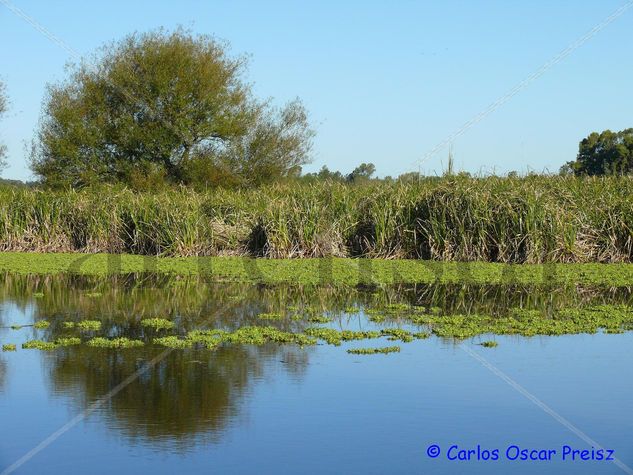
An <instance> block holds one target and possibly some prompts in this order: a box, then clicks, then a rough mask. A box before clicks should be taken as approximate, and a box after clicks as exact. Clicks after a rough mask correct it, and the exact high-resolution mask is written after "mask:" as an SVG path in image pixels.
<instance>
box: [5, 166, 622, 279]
mask: <svg viewBox="0 0 633 475" xmlns="http://www.w3.org/2000/svg"><path fill="white" fill-rule="evenodd" d="M632 195H633V180H631V179H630V178H629V177H615V176H614V177H574V176H570V177H559V176H553V177H521V178H507V177H503V178H502V177H489V178H484V179H478V178H464V177H450V178H441V179H439V180H427V181H421V182H420V183H412V184H405V183H399V182H396V183H393V184H385V183H374V182H372V183H370V184H367V185H364V186H348V185H345V184H340V183H332V182H326V183H316V184H300V183H294V184H284V185H274V186H269V187H261V188H258V189H252V190H240V191H231V190H213V191H210V192H205V193H197V192H193V191H191V190H187V189H180V190H169V191H165V192H161V193H156V194H149V193H135V192H132V191H130V190H121V189H119V188H116V187H110V186H108V187H100V188H94V189H87V190H82V191H68V192H58V191H40V190H32V189H18V188H0V243H2V250H4V251H39V252H86V253H90V254H95V253H100V252H107V253H115V254H119V253H127V254H139V255H160V256H172V257H187V256H220V255H222V256H226V255H232V256H236V255H237V256H261V257H274V258H288V257H302V258H312V257H357V256H358V257H361V256H362V257H372V258H389V259H423V260H433V261H461V262H463V261H488V262H502V263H547V262H563V263H566V262H631V260H632V258H633V239H631V229H633V209H632V202H631V199H630V197H631V196H632ZM46 259H48V258H46ZM51 259H53V257H51ZM59 259H62V260H63V259H65V258H61V257H59ZM100 259H102V258H101V257H99V256H96V255H95V256H94V257H91V258H89V259H88V258H86V264H85V266H83V265H82V269H87V268H88V267H89V266H90V264H89V262H93V261H94V262H97V261H99V260H100ZM141 261H142V260H141ZM227 262H228V261H227ZM178 265H179V266H184V267H187V268H189V267H190V266H189V265H187V264H186V261H180V262H179V264H178ZM258 265H259V264H258ZM261 265H262V266H267V265H276V266H281V267H282V268H289V267H291V266H292V265H293V264H287V263H279V264H261ZM302 265H303V264H302ZM305 265H306V266H308V267H309V266H312V265H315V264H313V263H305ZM390 265H391V264H389V263H384V262H381V263H378V264H377V265H375V266H374V265H373V264H371V265H370V264H369V262H365V261H355V262H353V263H351V264H350V265H349V266H348V267H350V268H349V270H347V271H345V273H347V274H349V275H350V277H352V276H353V278H354V279H356V280H358V279H359V278H365V279H369V278H370V277H372V278H376V277H377V274H376V272H378V270H379V269H382V268H384V267H385V266H387V267H388V266H390ZM394 265H395V264H394ZM333 266H334V268H336V267H337V263H336V262H334V263H333ZM398 266H400V264H398ZM402 266H404V267H405V268H408V267H410V266H414V264H412V263H409V262H407V263H405V264H402ZM194 267H195V266H194ZM220 267H222V266H220ZM308 267H306V269H307V268H308ZM239 268H240V269H243V266H242V265H241V264H240V265H239ZM327 269H328V267H324V268H322V271H323V273H324V274H329V271H328V272H325V271H327ZM425 269H426V271H425ZM35 271H37V269H35ZM421 272H423V273H424V274H427V273H430V274H434V272H435V270H434V268H433V266H432V265H423V266H422V269H421ZM305 274H306V277H307V276H308V272H306V273H305ZM364 274H366V276H364ZM370 274H371V275H370ZM277 275H280V274H279V272H278V273H277ZM400 276H402V277H403V278H404V277H405V276H404V275H402V274H400ZM316 277H318V276H316ZM395 277H398V276H395ZM395 277H394V276H392V277H390V279H393V278H395Z"/></svg>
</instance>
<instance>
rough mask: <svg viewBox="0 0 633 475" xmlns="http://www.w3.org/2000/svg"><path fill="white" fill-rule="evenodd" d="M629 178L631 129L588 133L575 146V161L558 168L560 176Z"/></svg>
mask: <svg viewBox="0 0 633 475" xmlns="http://www.w3.org/2000/svg"><path fill="white" fill-rule="evenodd" d="M570 173H574V174H576V175H630V174H631V173H633V128H631V129H625V130H621V131H620V132H612V131H610V130H605V131H603V132H601V133H597V132H592V133H591V134H590V135H589V136H588V137H587V138H585V139H583V140H582V141H581V142H580V144H579V146H578V156H577V157H576V161H575V162H569V163H567V164H565V165H563V167H562V168H561V174H570Z"/></svg>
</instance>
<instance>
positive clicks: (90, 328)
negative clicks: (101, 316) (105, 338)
mask: <svg viewBox="0 0 633 475" xmlns="http://www.w3.org/2000/svg"><path fill="white" fill-rule="evenodd" d="M64 323H65V324H67V323H72V322H64ZM75 326H76V327H77V328H78V329H79V330H81V331H86V332H96V331H99V330H101V322H100V321H99V320H82V321H80V322H77V324H76V325H75Z"/></svg>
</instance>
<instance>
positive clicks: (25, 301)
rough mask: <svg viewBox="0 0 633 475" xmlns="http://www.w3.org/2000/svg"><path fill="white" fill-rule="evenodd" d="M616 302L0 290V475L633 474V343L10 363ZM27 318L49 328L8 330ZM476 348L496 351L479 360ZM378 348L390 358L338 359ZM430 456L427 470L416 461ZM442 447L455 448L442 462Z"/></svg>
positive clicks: (613, 298) (210, 289)
mask: <svg viewBox="0 0 633 475" xmlns="http://www.w3.org/2000/svg"><path fill="white" fill-rule="evenodd" d="M631 301H633V297H632V295H631V292H630V291H629V290H628V289H617V288H616V289H581V288H576V287H573V288H566V289H552V288H548V289H542V288H541V289H539V288H533V287H501V286H497V287H491V286H488V287H484V286H458V285H438V286H405V287H388V288H361V289H349V288H347V289H346V288H334V287H327V288H326V287H320V288H301V287H283V286H276V287H266V286H255V285H245V284H210V283H205V282H201V281H196V280H174V279H169V278H166V277H158V276H151V275H149V276H125V277H117V278H110V279H104V278H100V279H98V278H88V277H71V276H57V277H18V276H11V275H4V276H0V327H2V328H0V342H1V343H2V344H5V343H16V344H17V346H18V349H17V351H15V352H0V421H1V432H0V473H3V470H6V469H9V468H16V470H15V473H47V474H53V473H64V474H66V473H90V474H101V473H103V474H106V473H107V474H110V473H118V474H127V473H154V474H159V473H160V474H162V473H257V474H266V473H271V474H272V473H274V474H279V473H363V474H367V473H371V474H374V473H375V474H388V473H434V474H454V473H481V474H484V473H485V474H490V473H500V474H507V473H546V474H547V473H557V474H558V473H574V474H578V473H580V474H602V473H605V474H608V473H614V474H617V473H633V472H631V471H630V469H628V468H627V466H628V467H633V380H632V379H631V377H630V374H631V363H633V333H632V332H625V333H621V334H603V333H601V332H599V333H596V334H580V335H565V336H555V337H531V338H526V337H519V336H494V335H482V336H478V337H475V338H471V339H466V340H463V341H455V340H452V339H440V338H437V337H430V338H428V339H424V340H415V341H413V342H410V343H402V342H387V341H386V340H385V339H384V338H382V339H379V340H364V341H353V342H347V343H343V344H342V345H341V346H333V345H326V344H319V345H316V346H309V347H305V348H300V347H297V346H292V345H276V344H267V345H263V346H252V345H243V346H239V345H238V346H227V347H225V346H222V347H220V348H218V349H216V350H213V351H211V350H205V349H185V350H182V349H179V350H166V349H165V348H161V347H157V346H153V345H151V344H148V345H146V346H144V347H142V348H133V349H120V350H111V349H99V348H91V347H88V346H86V345H84V344H82V345H80V346H73V347H67V348H58V349H56V350H53V351H39V350H26V349H22V348H20V345H21V344H22V343H23V342H25V341H27V340H30V339H34V338H39V339H43V340H52V339H54V338H55V337H56V336H60V335H63V334H64V332H65V330H64V329H63V325H62V322H64V321H80V320H85V319H96V320H100V321H102V322H103V327H102V330H101V331H99V332H96V333H95V334H98V335H101V336H127V337H130V338H145V339H147V336H148V335H147V333H148V332H149V330H147V329H143V328H142V327H141V326H140V324H139V322H140V320H141V319H142V318H151V317H164V318H169V319H171V320H173V321H175V322H176V323H177V329H176V332H180V333H181V334H182V333H183V332H186V331H189V330H193V329H197V328H224V329H229V330H230V329H235V328H238V327H240V326H245V325H272V326H276V327H279V328H280V329H283V330H286V331H300V330H302V329H304V328H305V327H307V326H314V324H310V323H308V322H306V321H303V320H301V319H298V318H284V319H282V320H279V321H265V322H262V320H261V319H259V318H258V314H260V313H264V312H280V313H284V314H285V313H286V312H288V310H289V309H291V310H292V312H293V313H294V314H301V313H302V312H304V311H305V313H306V314H307V313H309V314H311V315H315V314H318V315H326V316H328V317H330V318H332V320H333V321H332V322H331V323H328V324H326V325H322V326H330V327H333V328H337V329H350V330H371V329H376V328H382V327H389V326H392V327H393V326H398V327H402V328H409V329H415V328H411V327H409V326H407V325H406V324H405V323H403V322H387V323H381V324H377V323H373V322H371V321H369V320H368V318H367V314H366V311H367V310H368V309H371V308H372V307H373V306H379V305H383V306H384V305H401V306H402V305H403V304H409V305H414V306H425V307H426V308H439V309H441V311H442V312H446V313H449V312H450V313H464V314H468V313H487V314H493V315H500V316H502V315H503V314H504V313H506V312H507V311H508V309H510V308H516V307H522V308H528V309H537V310H541V311H542V312H543V314H544V315H547V313H548V312H549V311H551V309H556V308H564V307H568V306H579V305H588V304H600V303H624V304H628V305H630V304H631ZM41 319H46V320H48V321H49V322H50V323H51V325H50V327H49V328H47V329H40V330H38V329H34V328H33V327H22V328H20V329H12V328H10V327H11V326H15V325H29V324H32V323H33V322H35V321H38V320H41ZM84 336H85V335H84ZM150 336H151V335H150ZM490 339H494V340H495V341H497V342H498V343H499V345H498V346H497V347H495V348H484V347H482V346H481V345H480V344H479V343H481V342H482V341H485V340H490ZM391 345H398V346H400V347H401V351H400V352H399V353H392V354H388V355H383V354H378V355H353V354H348V353H347V351H346V350H347V349H350V348H360V347H380V346H391ZM131 375H136V376H137V377H133V378H130V376H131ZM122 383H123V384H122ZM112 391H114V394H112V396H111V397H109V398H107V399H105V400H104V399H101V398H103V396H104V395H107V394H108V393H110V392H112ZM99 401H101V403H99ZM95 403H97V404H95ZM86 411H88V412H86ZM592 443H595V444H599V445H600V446H601V447H602V448H604V449H609V450H613V451H614V457H617V459H618V460H619V462H617V463H614V462H611V461H596V460H593V461H592V460H579V458H580V455H577V456H576V457H575V459H576V460H570V458H571V454H570V455H568V456H566V459H565V460H563V450H564V446H568V447H569V448H570V449H569V450H591V444H592ZM434 444H435V445H437V446H439V450H440V455H439V456H438V457H437V458H431V457H430V456H429V455H428V453H427V449H428V448H429V446H431V445H434ZM451 446H457V448H453V449H452V450H451V451H450V452H449V448H451ZM478 446H479V447H480V450H479V452H480V457H485V453H484V452H482V451H485V450H489V451H490V453H493V452H492V451H494V450H495V449H497V450H498V460H477V447H478ZM514 446H516V447H518V448H520V449H536V450H545V451H547V450H549V451H552V450H555V451H556V452H555V453H553V454H552V452H549V453H550V454H551V455H550V460H540V461H529V460H509V459H510V458H514V456H515V455H516V452H515V451H516V450H517V449H515V448H514ZM509 447H510V449H509V451H508V452H506V451H507V450H508V448H509ZM459 449H466V450H468V449H473V450H474V452H472V455H471V460H459V459H457V460H449V457H457V458H459V457H458V456H459V454H460V452H459ZM595 449H596V450H597V449H598V447H597V446H596V447H595ZM536 454H537V455H538V454H539V453H538V452H537V453H536ZM540 454H543V452H540ZM25 456H26V457H25ZM16 462H18V464H19V465H15V464H16ZM627 470H629V471H628V472H627Z"/></svg>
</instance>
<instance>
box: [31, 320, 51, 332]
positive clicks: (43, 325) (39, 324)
mask: <svg viewBox="0 0 633 475" xmlns="http://www.w3.org/2000/svg"><path fill="white" fill-rule="evenodd" d="M49 325H50V322H48V321H47V320H40V321H38V322H35V323H34V324H33V328H37V329H39V330H43V329H44V328H48V327H49Z"/></svg>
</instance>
